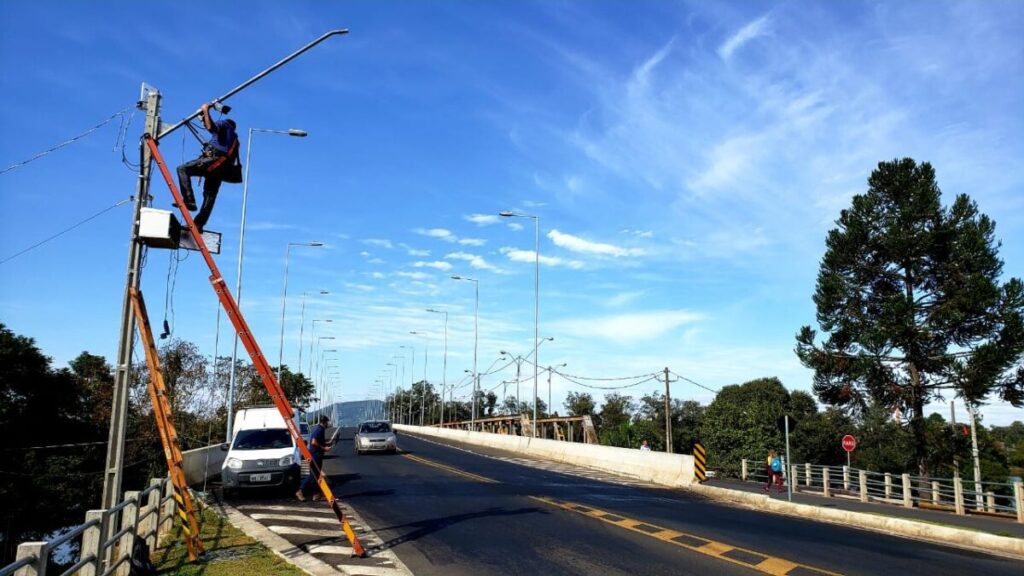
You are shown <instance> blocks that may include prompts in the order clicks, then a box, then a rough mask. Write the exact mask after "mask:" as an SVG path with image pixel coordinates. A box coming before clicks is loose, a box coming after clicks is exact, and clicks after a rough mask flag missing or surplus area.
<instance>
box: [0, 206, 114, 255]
mask: <svg viewBox="0 0 1024 576" xmlns="http://www.w3.org/2000/svg"><path fill="white" fill-rule="evenodd" d="M131 201H132V198H125V199H124V200H121V201H120V202H118V203H116V204H114V205H113V206H108V207H107V208H104V209H103V210H100V211H99V212H97V213H95V214H93V215H92V216H89V217H88V218H86V219H85V220H82V221H81V222H79V223H77V224H75V225H74V226H71V227H69V228H65V229H64V230H61V231H60V232H58V233H56V234H54V235H53V236H50V237H49V238H47V239H45V240H41V241H39V242H36V243H35V244H33V245H31V246H29V247H28V248H25V249H24V250H22V251H20V252H18V253H16V254H12V255H10V256H8V257H7V258H4V259H3V260H0V264H5V263H7V262H9V261H10V260H13V259H15V258H17V257H18V256H21V255H22V254H24V253H26V252H29V251H31V250H34V249H36V248H38V247H40V246H42V245H43V244H46V243H47V242H49V241H50V240H54V239H56V238H58V237H60V236H63V235H64V234H67V233H68V232H71V231H72V230H74V229H75V228H78V227H79V226H81V225H82V224H85V223H86V222H89V221H90V220H93V219H96V218H99V217H100V216H102V215H103V214H106V213H107V212H110V211H111V210H113V209H114V208H117V207H118V206H122V205H124V204H127V203H129V202H131Z"/></svg>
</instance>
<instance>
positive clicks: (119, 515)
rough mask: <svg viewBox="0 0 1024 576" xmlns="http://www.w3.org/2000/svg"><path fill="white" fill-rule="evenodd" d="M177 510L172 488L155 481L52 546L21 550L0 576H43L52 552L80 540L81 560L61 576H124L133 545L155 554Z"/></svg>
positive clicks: (34, 545)
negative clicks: (141, 542) (142, 545)
mask: <svg viewBox="0 0 1024 576" xmlns="http://www.w3.org/2000/svg"><path fill="white" fill-rule="evenodd" d="M175 508H176V503H175V498H174V486H173V485H172V484H171V483H170V482H169V480H168V479H167V478H154V479H152V480H150V483H149V486H148V487H147V488H146V489H145V490H142V491H139V492H125V494H124V499H123V500H122V501H121V502H119V503H118V504H117V505H115V506H113V507H111V508H109V509H106V510H90V511H89V512H87V513H86V515H85V522H84V523H82V524H80V525H78V526H75V527H74V528H71V529H70V530H68V531H66V532H64V533H63V534H61V535H60V536H58V537H57V538H54V539H53V540H49V541H47V542H25V543H22V544H20V545H19V546H18V552H17V557H16V560H15V561H14V562H13V563H11V564H8V565H7V566H4V567H2V568H0V576H12V575H15V576H21V575H22V574H33V575H36V576H46V574H47V573H48V567H49V564H50V555H51V554H52V553H53V551H55V550H57V549H58V548H60V547H61V546H63V545H65V544H67V543H69V542H72V541H74V540H76V539H81V545H80V546H79V549H80V552H79V558H78V560H77V561H76V562H75V563H74V564H72V565H71V566H69V567H68V568H67V569H65V570H64V571H63V572H61V573H60V576H71V575H72V574H77V575H78V576H99V575H102V576H110V575H117V576H125V575H127V574H128V571H129V566H128V564H127V563H128V560H129V559H130V557H131V547H132V542H133V540H134V539H135V538H142V539H145V540H146V542H147V544H148V545H149V547H150V550H151V551H153V550H155V548H156V546H157V545H158V543H159V542H160V540H161V538H162V537H164V536H165V535H166V534H167V533H168V532H170V530H171V528H172V526H173V525H174V517H175Z"/></svg>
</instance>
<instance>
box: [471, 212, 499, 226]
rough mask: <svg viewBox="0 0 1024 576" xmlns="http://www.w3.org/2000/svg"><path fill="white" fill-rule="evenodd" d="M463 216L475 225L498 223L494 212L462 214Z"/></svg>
mask: <svg viewBox="0 0 1024 576" xmlns="http://www.w3.org/2000/svg"><path fill="white" fill-rule="evenodd" d="M463 218H465V219H466V220H468V221H470V222H472V223H474V224H476V225H477V226H488V225H490V224H497V223H498V216H497V215H495V214H470V215H469V216H463Z"/></svg>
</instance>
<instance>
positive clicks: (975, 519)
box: [704, 478, 1024, 539]
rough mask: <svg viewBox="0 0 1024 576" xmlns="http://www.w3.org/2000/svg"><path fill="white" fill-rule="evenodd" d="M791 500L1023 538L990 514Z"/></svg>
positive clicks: (727, 483) (759, 490) (727, 482)
mask: <svg viewBox="0 0 1024 576" xmlns="http://www.w3.org/2000/svg"><path fill="white" fill-rule="evenodd" d="M704 485H705V486H714V487H716V488H726V489H729V490H741V491H743V492H751V493H756V494H765V492H764V490H763V489H764V483H763V482H744V481H742V480H738V479H731V478H711V479H709V480H708V481H706V482H704ZM783 490H784V491H783V492H782V493H778V492H776V491H775V489H774V488H773V489H772V491H771V492H769V493H768V495H769V497H770V498H772V499H780V500H786V497H787V495H786V492H785V487H783ZM793 502H795V503H798V504H809V505H811V506H821V507H823V508H835V509H838V510H848V511H851V512H863V513H867V514H876V515H879V516H891V517H894V518H906V519H908V520H917V521H920V522H928V523H930V524H939V525H943V526H952V527H955V528H964V529H967V530H976V531H978V532H985V533H988V534H995V535H997V536H1008V537H1011V538H1022V539H1024V524H1021V523H1020V522H1017V521H1015V520H1013V519H1008V518H995V517H992V516H978V515H967V516H958V515H956V514H954V513H952V512H943V511H941V510H927V509H920V508H904V507H902V506H896V505H892V504H883V503H880V502H861V501H860V500H859V499H855V498H849V497H844V496H834V497H832V498H825V497H824V496H822V495H821V494H820V493H818V494H815V493H814V492H806V493H804V492H794V493H793Z"/></svg>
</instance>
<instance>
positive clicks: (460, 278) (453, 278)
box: [452, 276, 462, 280]
mask: <svg viewBox="0 0 1024 576" xmlns="http://www.w3.org/2000/svg"><path fill="white" fill-rule="evenodd" d="M452 280H462V276H452Z"/></svg>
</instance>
